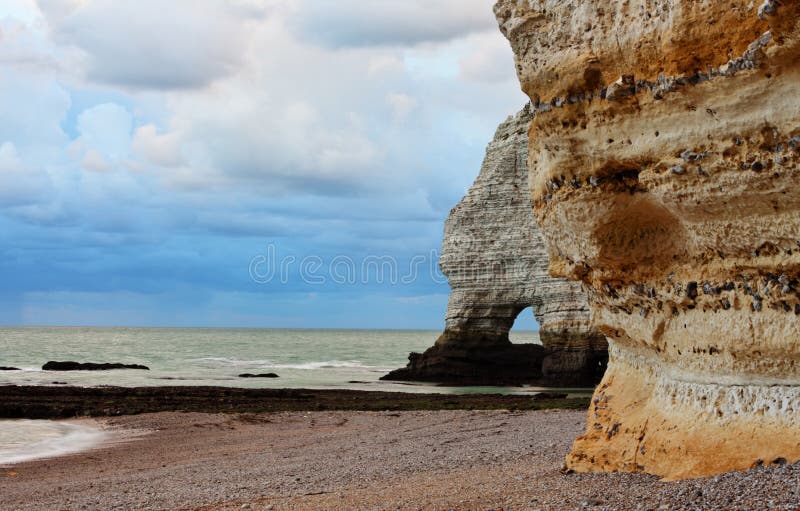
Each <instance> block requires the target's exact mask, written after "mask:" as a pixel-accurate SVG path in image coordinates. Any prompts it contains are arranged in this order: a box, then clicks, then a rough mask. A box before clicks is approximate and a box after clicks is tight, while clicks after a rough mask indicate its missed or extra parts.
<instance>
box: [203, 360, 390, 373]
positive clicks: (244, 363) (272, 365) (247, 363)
mask: <svg viewBox="0 0 800 511" xmlns="http://www.w3.org/2000/svg"><path fill="white" fill-rule="evenodd" d="M196 360H198V361H205V362H214V363H217V364H221V365H228V366H232V367H259V368H262V369H306V370H312V369H347V368H352V369H375V368H376V366H370V365H366V364H364V363H362V362H360V361H358V360H324V361H319V362H301V363H297V364H285V363H279V362H274V361H272V360H238V359H234V358H226V357H205V358H199V359H196ZM379 369H383V367H380V368H379Z"/></svg>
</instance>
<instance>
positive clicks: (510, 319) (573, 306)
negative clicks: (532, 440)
mask: <svg viewBox="0 0 800 511" xmlns="http://www.w3.org/2000/svg"><path fill="white" fill-rule="evenodd" d="M532 118H533V116H532V112H531V109H530V106H529V105H526V106H525V107H524V108H523V109H522V110H521V111H520V112H518V113H517V114H516V115H514V116H511V117H509V118H508V119H507V120H506V121H505V122H503V123H502V124H501V125H500V126H499V127H498V128H497V131H496V133H495V136H494V139H493V140H492V141H491V143H490V144H489V146H488V147H487V150H486V157H485V159H484V161H483V165H482V167H481V171H480V174H479V175H478V177H477V179H476V180H475V182H474V184H473V185H472V187H471V188H470V189H469V191H468V193H467V195H466V196H465V197H464V198H463V199H462V200H461V202H459V204H458V205H457V206H456V207H455V208H453V210H452V211H451V213H450V216H449V217H448V218H447V221H446V222H445V232H444V242H443V246H442V255H441V257H440V260H439V263H440V266H441V269H442V272H443V273H444V274H445V275H446V276H447V278H448V281H449V283H450V288H451V293H450V299H449V302H448V306H447V316H446V325H445V331H444V333H442V335H441V336H440V337H439V339H438V340H437V341H436V344H435V345H434V346H433V347H431V348H430V349H428V350H427V351H426V352H425V353H423V354H418V353H414V354H412V355H411V356H410V357H409V359H410V362H409V365H408V367H406V368H403V369H399V370H397V371H394V372H392V373H391V374H389V375H387V376H386V377H385V379H393V380H420V381H438V382H447V383H460V384H488V385H496V384H518V383H540V384H551V385H595V384H597V383H598V382H599V381H600V378H601V377H602V375H603V371H604V370H605V363H606V360H607V344H606V340H605V337H604V336H603V335H602V334H600V333H599V332H598V331H597V330H594V329H592V328H591V327H590V326H589V306H588V303H587V300H586V296H585V294H584V293H583V292H582V291H581V287H580V284H578V283H575V282H569V281H567V280H565V279H557V278H553V277H551V276H550V274H549V272H548V259H547V250H546V248H545V242H544V239H543V238H542V235H541V233H540V231H539V228H538V227H537V225H536V222H535V221H534V216H533V213H532V207H531V201H530V188H529V184H528V179H529V177H528V166H527V158H528V129H529V128H530V124H531V120H532ZM529 307H531V308H532V309H533V314H534V315H535V317H536V319H537V321H538V322H539V325H540V331H539V336H540V339H541V342H542V346H539V345H532V344H521V345H517V344H512V343H511V342H510V341H509V337H508V334H509V331H510V330H511V328H512V326H513V325H514V320H515V319H516V318H517V316H518V315H519V314H520V313H522V312H523V311H524V310H525V309H527V308H529Z"/></svg>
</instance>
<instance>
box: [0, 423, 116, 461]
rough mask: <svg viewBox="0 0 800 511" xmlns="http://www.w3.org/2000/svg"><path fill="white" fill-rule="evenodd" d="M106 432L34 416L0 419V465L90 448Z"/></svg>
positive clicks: (100, 439)
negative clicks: (29, 418) (32, 417)
mask: <svg viewBox="0 0 800 511" xmlns="http://www.w3.org/2000/svg"><path fill="white" fill-rule="evenodd" d="M108 438H109V433H108V432H105V431H102V430H100V429H97V428H93V427H90V426H86V425H83V424H72V423H64V422H54V421H36V420H3V421H0V466H9V465H13V464H16V463H22V462H25V461H31V460H36V459H43V458H53V457H56V456H63V455H65V454H73V453H76V452H80V451H85V450H88V449H91V448H93V447H95V446H97V445H99V444H100V443H101V442H103V441H105V440H107V439H108Z"/></svg>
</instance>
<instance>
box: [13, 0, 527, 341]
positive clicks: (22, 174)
mask: <svg viewBox="0 0 800 511" xmlns="http://www.w3.org/2000/svg"><path fill="white" fill-rule="evenodd" d="M491 7H492V6H491V2H489V1H487V0H380V1H376V0H170V1H169V2H163V1H162V0H137V1H136V2H129V1H127V0H38V1H37V0H0V324H6V325H111V326H113V325H133V326H218V327H234V326H240V327H289V328H426V329H427V328H430V329H440V328H442V327H443V325H444V312H445V308H446V304H447V295H448V290H449V289H448V286H447V283H446V279H444V278H443V276H442V275H441V274H440V273H439V272H438V267H437V264H436V257H437V255H438V250H439V249H440V247H441V241H442V229H443V221H444V219H445V218H446V216H447V214H448V213H449V211H450V208H452V207H453V206H454V205H455V204H456V203H457V202H458V200H459V199H460V198H461V197H462V196H463V194H464V193H465V191H466V190H467V188H468V187H469V186H470V184H471V183H472V181H473V180H474V178H475V177H476V175H477V172H478V169H479V167H480V163H481V160H482V158H483V155H484V150H485V146H486V144H487V142H488V141H489V140H490V139H491V138H492V134H493V132H494V129H495V127H496V126H497V124H498V123H499V122H500V121H502V120H503V119H505V118H506V117H507V116H508V115H510V114H513V113H514V112H516V111H517V110H518V109H519V108H520V107H521V106H522V105H523V104H524V103H525V97H524V96H523V94H522V93H521V92H520V91H519V85H518V82H517V80H516V77H515V75H514V65H513V56H512V53H511V50H510V48H509V46H508V43H507V42H506V41H505V39H503V37H502V35H501V34H500V33H499V31H498V30H497V27H496V23H495V20H494V18H493V15H492V8H491ZM521 321H522V322H523V323H524V324H526V325H528V326H532V325H534V323H533V321H532V320H530V319H526V320H524V321H523V320H521ZM526 321H527V323H525V322H526Z"/></svg>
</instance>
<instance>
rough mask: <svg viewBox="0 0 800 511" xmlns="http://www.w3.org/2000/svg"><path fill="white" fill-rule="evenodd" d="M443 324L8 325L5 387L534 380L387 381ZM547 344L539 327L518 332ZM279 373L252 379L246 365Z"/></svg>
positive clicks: (381, 385) (366, 386)
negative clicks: (90, 366) (75, 366)
mask: <svg viewBox="0 0 800 511" xmlns="http://www.w3.org/2000/svg"><path fill="white" fill-rule="evenodd" d="M438 334H439V332H435V331H413V330H280V329H182V328H38V327H37V328H33V327H27V328H0V366H13V367H19V368H21V369H23V370H22V371H0V385H9V384H16V385H50V384H52V383H53V382H63V383H66V384H68V385H80V386H98V385H116V386H131V387H133V386H163V385H213V386H230V387H251V388H281V387H293V388H318V389H325V388H347V389H360V390H383V391H401V392H448V393H449V392H458V393H476V392H492V393H498V392H500V393H511V392H514V393H517V392H533V391H535V390H536V389H534V388H529V387H437V386H433V385H424V384H402V383H393V382H381V381H379V380H378V379H379V378H380V377H381V376H382V375H384V374H386V373H387V372H389V371H390V370H392V369H395V368H398V367H402V366H404V365H405V364H406V362H407V357H408V354H409V353H410V352H412V351H423V350H425V349H426V348H427V347H429V346H431V345H432V344H433V342H434V340H436V337H437V336H438ZM512 341H514V342H519V343H522V342H528V343H530V342H538V335H537V333H536V332H517V333H512ZM48 360H74V361H78V362H122V363H131V364H144V365H146V366H148V367H150V369H151V370H150V371H136V370H117V371H102V372H94V371H78V372H49V371H42V370H41V367H42V365H43V364H44V363H45V362H47V361H48ZM268 372H274V373H277V374H278V375H279V376H280V378H277V379H243V378H239V377H238V375H239V374H241V373H268Z"/></svg>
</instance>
